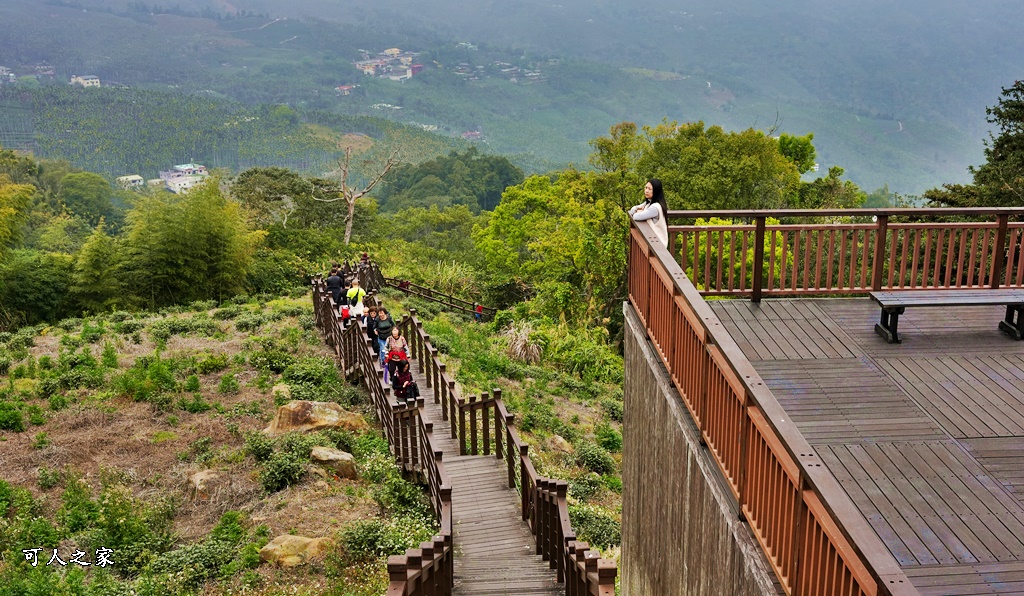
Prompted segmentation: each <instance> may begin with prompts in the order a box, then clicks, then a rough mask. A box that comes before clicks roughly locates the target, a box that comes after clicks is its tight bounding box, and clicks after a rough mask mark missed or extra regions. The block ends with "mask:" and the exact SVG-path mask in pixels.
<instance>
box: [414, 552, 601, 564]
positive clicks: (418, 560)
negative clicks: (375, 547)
mask: <svg viewBox="0 0 1024 596" xmlns="http://www.w3.org/2000/svg"><path fill="white" fill-rule="evenodd" d="M405 558H406V561H407V563H408V566H409V567H413V568H416V567H419V566H420V565H421V564H422V562H423V551H421V550H420V549H418V548H407V549H405ZM595 565H596V563H595Z"/></svg>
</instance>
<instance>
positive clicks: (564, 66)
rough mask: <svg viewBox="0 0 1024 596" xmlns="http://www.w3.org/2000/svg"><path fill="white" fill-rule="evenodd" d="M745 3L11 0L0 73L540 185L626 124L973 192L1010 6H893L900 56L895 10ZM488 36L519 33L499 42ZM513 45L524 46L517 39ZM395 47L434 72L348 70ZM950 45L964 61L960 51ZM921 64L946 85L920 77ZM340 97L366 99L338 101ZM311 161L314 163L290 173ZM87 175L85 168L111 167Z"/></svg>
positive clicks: (881, 180)
mask: <svg viewBox="0 0 1024 596" xmlns="http://www.w3.org/2000/svg"><path fill="white" fill-rule="evenodd" d="M748 4H749V3H737V4H736V5H735V6H733V5H725V6H721V7H717V8H716V12H711V13H708V12H707V11H703V10H702V9H700V8H699V7H686V6H674V5H673V6H671V7H670V6H663V5H661V4H658V3H653V4H652V6H650V7H648V8H645V9H640V8H636V7H633V8H624V7H616V6H611V5H603V4H597V5H591V4H587V5H585V6H584V5H579V4H573V3H569V4H563V5H558V7H557V8H555V7H552V6H547V5H543V6H542V5H539V4H535V3H531V2H526V3H522V4H521V5H514V6H504V5H502V6H498V5H494V6H493V7H490V6H491V5H487V6H484V5H479V6H473V7H470V8H468V9H467V10H461V11H460V10H454V9H452V7H449V6H447V5H444V4H442V5H440V6H439V7H437V8H436V9H433V10H431V11H426V13H424V11H422V10H420V8H419V7H417V6H413V5H408V4H407V3H402V2H397V1H396V2H394V3H393V4H391V5H389V4H380V3H373V4H372V5H370V4H367V5H365V6H362V5H359V4H358V3H357V4H356V5H355V6H357V7H359V8H360V10H352V11H341V12H339V11H337V10H336V9H335V8H334V7H333V4H331V3H324V2H315V1H314V0H304V1H302V2H296V3H289V4H288V5H287V6H282V5H271V4H267V3H260V2H256V1H255V0H252V1H245V2H236V3H232V4H231V5H230V6H229V5H227V4H223V3H219V2H206V1H198V0H197V1H195V2H184V3H181V4H178V3H176V4H175V7H163V6H156V5H154V4H147V3H144V2H114V1H109V2H108V1H106V0H76V1H74V2H64V1H52V2H49V3H46V4H39V5H37V4H31V3H18V2H12V1H10V0H8V1H7V2H0V16H2V17H3V18H0V55H3V56H8V57H9V58H5V60H6V61H9V62H10V63H9V64H3V65H2V66H6V67H8V68H12V69H14V71H15V73H16V74H17V75H23V77H22V78H21V79H19V81H18V86H19V87H21V86H29V87H31V86H33V85H35V84H41V85H44V86H45V85H49V84H58V83H59V84H61V85H63V84H64V83H66V81H67V80H68V77H70V76H71V75H73V74H83V73H88V74H95V75H97V76H99V77H100V79H101V80H103V81H108V82H110V83H120V84H126V85H131V86H133V87H139V86H141V87H152V86H156V87H157V88H161V89H164V90H166V89H167V86H171V87H173V88H174V89H175V90H176V91H178V92H185V93H188V94H197V93H198V94H202V96H203V97H218V98H228V99H230V100H232V101H236V102H241V103H243V104H246V105H249V106H269V105H274V104H279V103H285V104H287V105H288V106H289V107H290V108H291V109H293V110H295V111H296V112H297V113H299V114H302V115H304V114H306V113H308V112H310V111H325V112H332V113H336V114H347V115H364V116H367V115H368V116H377V117H384V118H387V119H390V120H395V121H399V122H403V123H407V124H411V125H414V126H423V127H427V128H430V129H434V128H435V127H436V131H437V132H438V134H440V135H443V136H444V137H448V138H451V137H456V138H457V137H459V136H461V135H463V134H466V135H467V136H469V137H474V138H477V139H478V140H477V141H476V142H477V143H478V144H479V145H480V146H481V148H487V149H489V150H491V151H495V152H500V153H502V154H506V155H509V156H510V158H511V159H512V160H513V162H514V163H516V165H518V166H519V167H521V168H523V169H524V170H525V171H527V172H530V173H535V172H544V171H547V170H549V169H557V168H560V167H564V166H565V165H566V164H569V163H574V164H577V165H582V164H584V163H585V162H586V157H587V153H588V148H587V142H588V141H589V139H591V138H594V137H595V136H597V135H599V134H602V133H603V132H604V131H606V130H607V129H608V128H609V127H610V126H612V125H614V124H615V123H618V122H621V121H632V122H637V123H639V124H641V125H643V124H651V125H654V124H657V123H658V122H661V121H662V120H663V119H666V118H667V119H668V120H670V121H671V120H675V121H679V122H687V121H697V120H703V121H706V122H710V123H715V124H720V125H722V126H724V127H725V128H727V129H732V130H743V129H746V128H748V127H750V126H754V127H757V128H761V129H762V130H765V129H772V130H776V131H777V132H786V133H790V134H795V135H803V134H806V133H808V132H814V133H815V134H816V139H817V144H818V148H819V152H818V159H819V162H820V167H821V169H822V171H827V169H828V168H830V167H832V166H834V165H840V166H842V167H844V168H845V169H846V171H847V173H848V175H849V176H850V177H851V179H853V180H854V181H856V182H857V183H858V184H859V185H861V186H862V187H865V188H878V187H881V186H883V184H888V185H889V187H890V188H892V189H893V190H896V191H899V192H903V193H908V192H910V193H920V192H921V191H923V190H925V189H926V188H929V187H932V186H935V185H936V184H939V183H942V182H963V181H966V179H967V177H968V175H967V174H966V170H965V168H966V167H967V166H968V165H969V164H971V163H977V162H979V161H980V159H981V147H980V145H979V143H978V141H977V139H980V138H981V137H982V131H983V130H984V122H983V120H982V118H981V117H980V116H979V114H981V110H982V107H983V105H984V98H987V97H991V96H992V95H993V94H994V93H995V92H996V91H997V89H998V85H999V84H1000V83H1001V82H1002V81H1004V80H1005V79H1007V78H1012V77H1013V76H1014V75H1013V73H1014V72H1015V69H1019V67H1018V66H1015V65H1017V64H1019V63H1020V61H1019V60H1017V61H1015V60H1013V59H1012V56H1014V55H1016V56H1020V55H1021V51H1020V47H1019V43H1018V42H1017V37H1015V36H1012V35H1009V34H1008V32H1007V30H1006V27H1005V25H1004V24H1005V23H1008V22H1012V19H1006V18H1004V17H1005V16H1006V15H1004V14H1003V12H1005V11H1003V12H1001V11H1002V10H1003V9H1002V8H999V7H986V8H985V9H984V10H985V12H981V13H979V16H978V19H975V20H970V21H967V22H969V23H970V25H965V26H964V27H963V30H957V29H955V28H953V29H951V28H950V27H949V26H948V25H945V24H944V23H945V21H941V20H939V18H940V17H939V16H938V15H940V14H941V15H943V17H945V16H948V14H949V11H953V12H954V13H956V16H957V18H958V19H959V18H960V17H961V16H962V15H960V14H959V13H957V12H956V10H955V9H953V8H948V7H947V8H944V9H943V10H941V11H936V10H917V9H910V8H892V9H891V10H892V11H894V12H892V15H891V18H892V19H896V20H898V21H900V22H912V23H914V27H913V33H914V36H915V37H914V39H913V41H911V40H908V41H906V47H903V46H899V45H893V43H892V42H891V41H889V40H890V39H891V38H899V39H906V36H901V35H895V34H894V31H893V26H892V25H890V24H888V23H887V22H878V19H879V18H881V17H878V16H876V15H877V14H887V13H886V12H885V11H882V10H881V9H879V10H876V11H867V10H863V11H862V10H860V9H856V10H851V9H847V8H843V7H842V6H836V7H831V8H829V9H824V8H817V7H815V8H814V9H810V8H808V9H806V10H804V7H790V8H785V7H783V8H782V9H779V10H775V9H773V10H772V11H771V12H768V13H765V12H764V10H763V9H761V8H758V7H756V6H748ZM83 8H85V9H86V10H85V11H83V10H82V9H83ZM236 11H239V12H236ZM241 11H249V12H241ZM844 11H850V12H849V14H847V13H846V12H844ZM918 13H921V14H920V15H919V14H918ZM297 15H298V16H304V17H317V18H318V19H323V20H315V19H311V18H306V19H297V18H294V17H295V16H297ZM284 17H291V18H284ZM915 19H916V20H915ZM933 19H935V20H933ZM918 21H919V22H918ZM424 22H426V23H428V25H429V26H426V27H424V26H423V23H424ZM958 22H959V21H958ZM487 23H503V25H502V27H505V24H508V23H518V25H510V26H508V27H507V28H506V29H503V30H501V31H499V30H495V29H493V28H492V27H490V25H488V24H487ZM848 23H857V24H858V25H857V27H852V28H850V27H846V25H847V24H848ZM932 29H934V31H933V30H932ZM507 31H515V32H517V33H516V35H517V37H516V38H515V41H513V40H512V39H510V38H509V37H508V33H507ZM935 31H941V32H942V34H941V35H940V34H937V33H935ZM519 32H521V35H520V33H519ZM776 38H778V39H776ZM933 38H944V39H948V40H953V41H951V42H950V43H948V44H946V46H943V48H938V49H934V50H933V49H930V48H931V46H930V45H929V44H930V42H929V43H926V42H927V41H928V40H931V39H933ZM107 39H116V40H117V43H113V44H112V43H105V42H104V41H103V40H107ZM976 39H990V40H992V43H1001V44H1002V45H1001V46H998V47H996V46H990V45H984V44H980V43H978V42H976V41H973V40H976ZM871 40H874V41H871ZM390 47H398V48H401V49H402V50H406V51H410V52H415V53H417V60H418V61H419V62H420V63H421V65H422V66H423V70H422V71H420V72H418V73H417V74H416V75H415V76H413V77H412V78H410V79H408V80H404V81H391V80H387V79H386V78H384V79H382V78H377V77H370V76H366V75H364V74H362V73H361V72H359V71H358V70H357V69H356V68H355V67H354V66H353V62H354V61H356V60H360V59H363V58H365V57H366V56H371V57H372V56H375V55H376V54H377V53H378V52H381V51H383V50H384V49H387V48H390ZM947 48H960V49H957V50H953V54H952V55H951V54H949V53H948V52H947ZM997 49H998V51H997ZM362 50H365V53H364V52H363V51H362ZM862 55H864V56H866V57H865V59H864V60H860V59H859V57H860V56H862ZM865 64H867V65H869V66H864V65H865ZM919 64H927V65H929V69H928V70H927V72H930V73H939V74H930V75H925V74H922V73H923V72H925V71H923V70H922V69H921V68H918V66H917V65H919ZM37 67H38V68H40V69H41V72H52V73H53V78H48V77H49V76H50V75H45V74H44V75H39V76H38V80H36V78H25V77H29V76H30V77H36V72H37V70H36V69H37ZM514 69H518V70H517V71H516V73H517V74H509V73H510V72H512V70H514ZM1008 72H1009V73H1010V74H1009V75H1008V76H1007V75H1006V73H1008ZM1016 72H1019V70H1017V71H1016ZM527 73H531V74H530V76H529V77H527ZM339 86H349V87H353V88H352V89H351V90H349V91H348V92H346V93H342V92H339V91H338V90H337V89H336V88H337V87H339ZM939 89H942V90H943V92H938V90H939ZM302 117H303V118H305V116H302ZM0 126H3V127H6V128H5V130H6V131H7V132H6V135H5V138H4V139H3V140H0V142H2V143H3V144H5V145H6V146H15V142H16V141H17V142H21V141H22V140H23V139H25V138H26V135H31V134H32V129H31V128H29V127H27V126H26V125H25V123H24V122H23V116H21V117H19V114H18V112H16V111H13V112H12V111H9V110H8V112H7V113H6V114H4V115H0ZM140 126H145V122H141V123H140ZM157 128H158V130H159V127H157ZM72 130H74V129H72ZM0 133H2V131H0ZM215 136H217V135H215ZM293 141H294V142H295V143H297V144H299V145H302V144H303V143H304V142H305V141H302V140H301V139H296V140H293ZM220 150H222V149H220V148H219V146H218V151H220ZM275 151H276V149H275ZM197 159H198V157H197ZM214 159H219V158H217V157H213V156H211V158H210V160H208V161H213V160H214ZM224 159H225V163H226V164H227V163H232V159H233V158H232V156H230V155H227V156H224ZM310 161H316V158H315V157H297V158H295V161H294V162H289V163H294V164H295V165H297V166H301V165H302V164H303V163H307V162H310ZM92 163H94V162H90V164H84V163H83V164H79V165H82V166H85V165H89V167H90V168H93V169H103V170H104V171H105V170H106V169H105V168H102V167H99V166H97V165H92ZM239 163H240V165H239V168H244V167H246V166H247V165H252V164H254V163H265V162H246V161H245V160H244V159H241V158H240V162H239ZM268 165H269V164H268Z"/></svg>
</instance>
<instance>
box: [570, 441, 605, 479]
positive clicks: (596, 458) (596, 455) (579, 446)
mask: <svg viewBox="0 0 1024 596" xmlns="http://www.w3.org/2000/svg"><path fill="white" fill-rule="evenodd" d="M575 447H576V462H577V463H578V464H579V465H580V466H582V467H584V468H586V469H588V470H590V471H591V472H596V473H597V474H608V473H610V472H614V471H615V459H614V458H613V457H612V456H611V454H610V453H608V451H607V450H605V449H604V448H603V447H600V446H598V445H596V444H594V443H591V442H590V441H580V442H578V443H576V445H575Z"/></svg>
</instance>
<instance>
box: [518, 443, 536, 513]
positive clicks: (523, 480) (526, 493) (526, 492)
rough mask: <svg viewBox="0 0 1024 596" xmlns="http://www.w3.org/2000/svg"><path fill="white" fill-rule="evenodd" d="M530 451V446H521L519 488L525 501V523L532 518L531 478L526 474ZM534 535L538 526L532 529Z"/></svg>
mask: <svg viewBox="0 0 1024 596" xmlns="http://www.w3.org/2000/svg"><path fill="white" fill-rule="evenodd" d="M529 451H530V446H529V445H520V446H519V486H521V487H522V493H523V494H522V495H521V498H522V501H523V521H527V520H528V519H529V518H530V492H531V491H530V487H529V486H528V484H527V481H528V480H529V478H527V474H526V457H527V454H528V453H529ZM532 529H533V531H534V533H536V532H537V528H536V526H535V527H533V528H532Z"/></svg>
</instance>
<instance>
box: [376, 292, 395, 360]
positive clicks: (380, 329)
mask: <svg viewBox="0 0 1024 596" xmlns="http://www.w3.org/2000/svg"><path fill="white" fill-rule="evenodd" d="M394 326H395V320H394V319H392V318H391V315H389V314H388V311H387V310H386V309H385V308H384V307H383V306H382V307H380V308H378V309H377V341H378V343H380V364H381V366H384V359H385V357H386V356H387V346H386V345H385V344H386V343H387V341H388V337H390V336H391V329H392V328H394Z"/></svg>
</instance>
